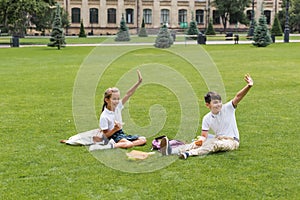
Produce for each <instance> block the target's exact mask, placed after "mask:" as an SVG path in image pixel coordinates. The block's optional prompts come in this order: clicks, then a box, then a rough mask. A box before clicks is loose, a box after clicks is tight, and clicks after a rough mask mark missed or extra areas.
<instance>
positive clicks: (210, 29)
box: [205, 20, 216, 35]
mask: <svg viewBox="0 0 300 200" xmlns="http://www.w3.org/2000/svg"><path fill="white" fill-rule="evenodd" d="M205 35H216V32H215V30H214V27H213V24H212V20H209V23H208V27H207V29H206V32H205Z"/></svg>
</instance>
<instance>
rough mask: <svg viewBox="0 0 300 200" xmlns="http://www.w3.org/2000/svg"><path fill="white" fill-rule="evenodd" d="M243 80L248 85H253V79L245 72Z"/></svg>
mask: <svg viewBox="0 0 300 200" xmlns="http://www.w3.org/2000/svg"><path fill="white" fill-rule="evenodd" d="M244 80H245V81H246V82H247V84H248V86H250V87H252V86H253V80H252V78H251V76H250V75H249V74H245V77H244Z"/></svg>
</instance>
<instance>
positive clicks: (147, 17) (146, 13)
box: [143, 9, 152, 24]
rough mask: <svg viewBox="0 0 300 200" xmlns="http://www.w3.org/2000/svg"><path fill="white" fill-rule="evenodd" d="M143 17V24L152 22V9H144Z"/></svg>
mask: <svg viewBox="0 0 300 200" xmlns="http://www.w3.org/2000/svg"><path fill="white" fill-rule="evenodd" d="M143 17H144V22H145V24H152V10H150V9H144V10H143Z"/></svg>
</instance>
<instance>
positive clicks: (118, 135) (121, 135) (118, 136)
mask: <svg viewBox="0 0 300 200" xmlns="http://www.w3.org/2000/svg"><path fill="white" fill-rule="evenodd" d="M123 138H124V139H126V140H129V141H134V140H137V139H138V138H139V136H138V135H127V134H125V133H124V132H123V130H122V129H121V130H119V131H117V132H115V133H114V134H113V135H112V136H110V137H109V138H108V139H113V140H114V141H115V142H116V143H117V142H119V141H120V140H121V139H123Z"/></svg>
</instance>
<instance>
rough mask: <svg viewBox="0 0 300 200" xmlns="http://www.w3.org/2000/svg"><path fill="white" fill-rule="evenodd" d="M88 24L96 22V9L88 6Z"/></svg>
mask: <svg viewBox="0 0 300 200" xmlns="http://www.w3.org/2000/svg"><path fill="white" fill-rule="evenodd" d="M90 24H98V9H97V8H90Z"/></svg>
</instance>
